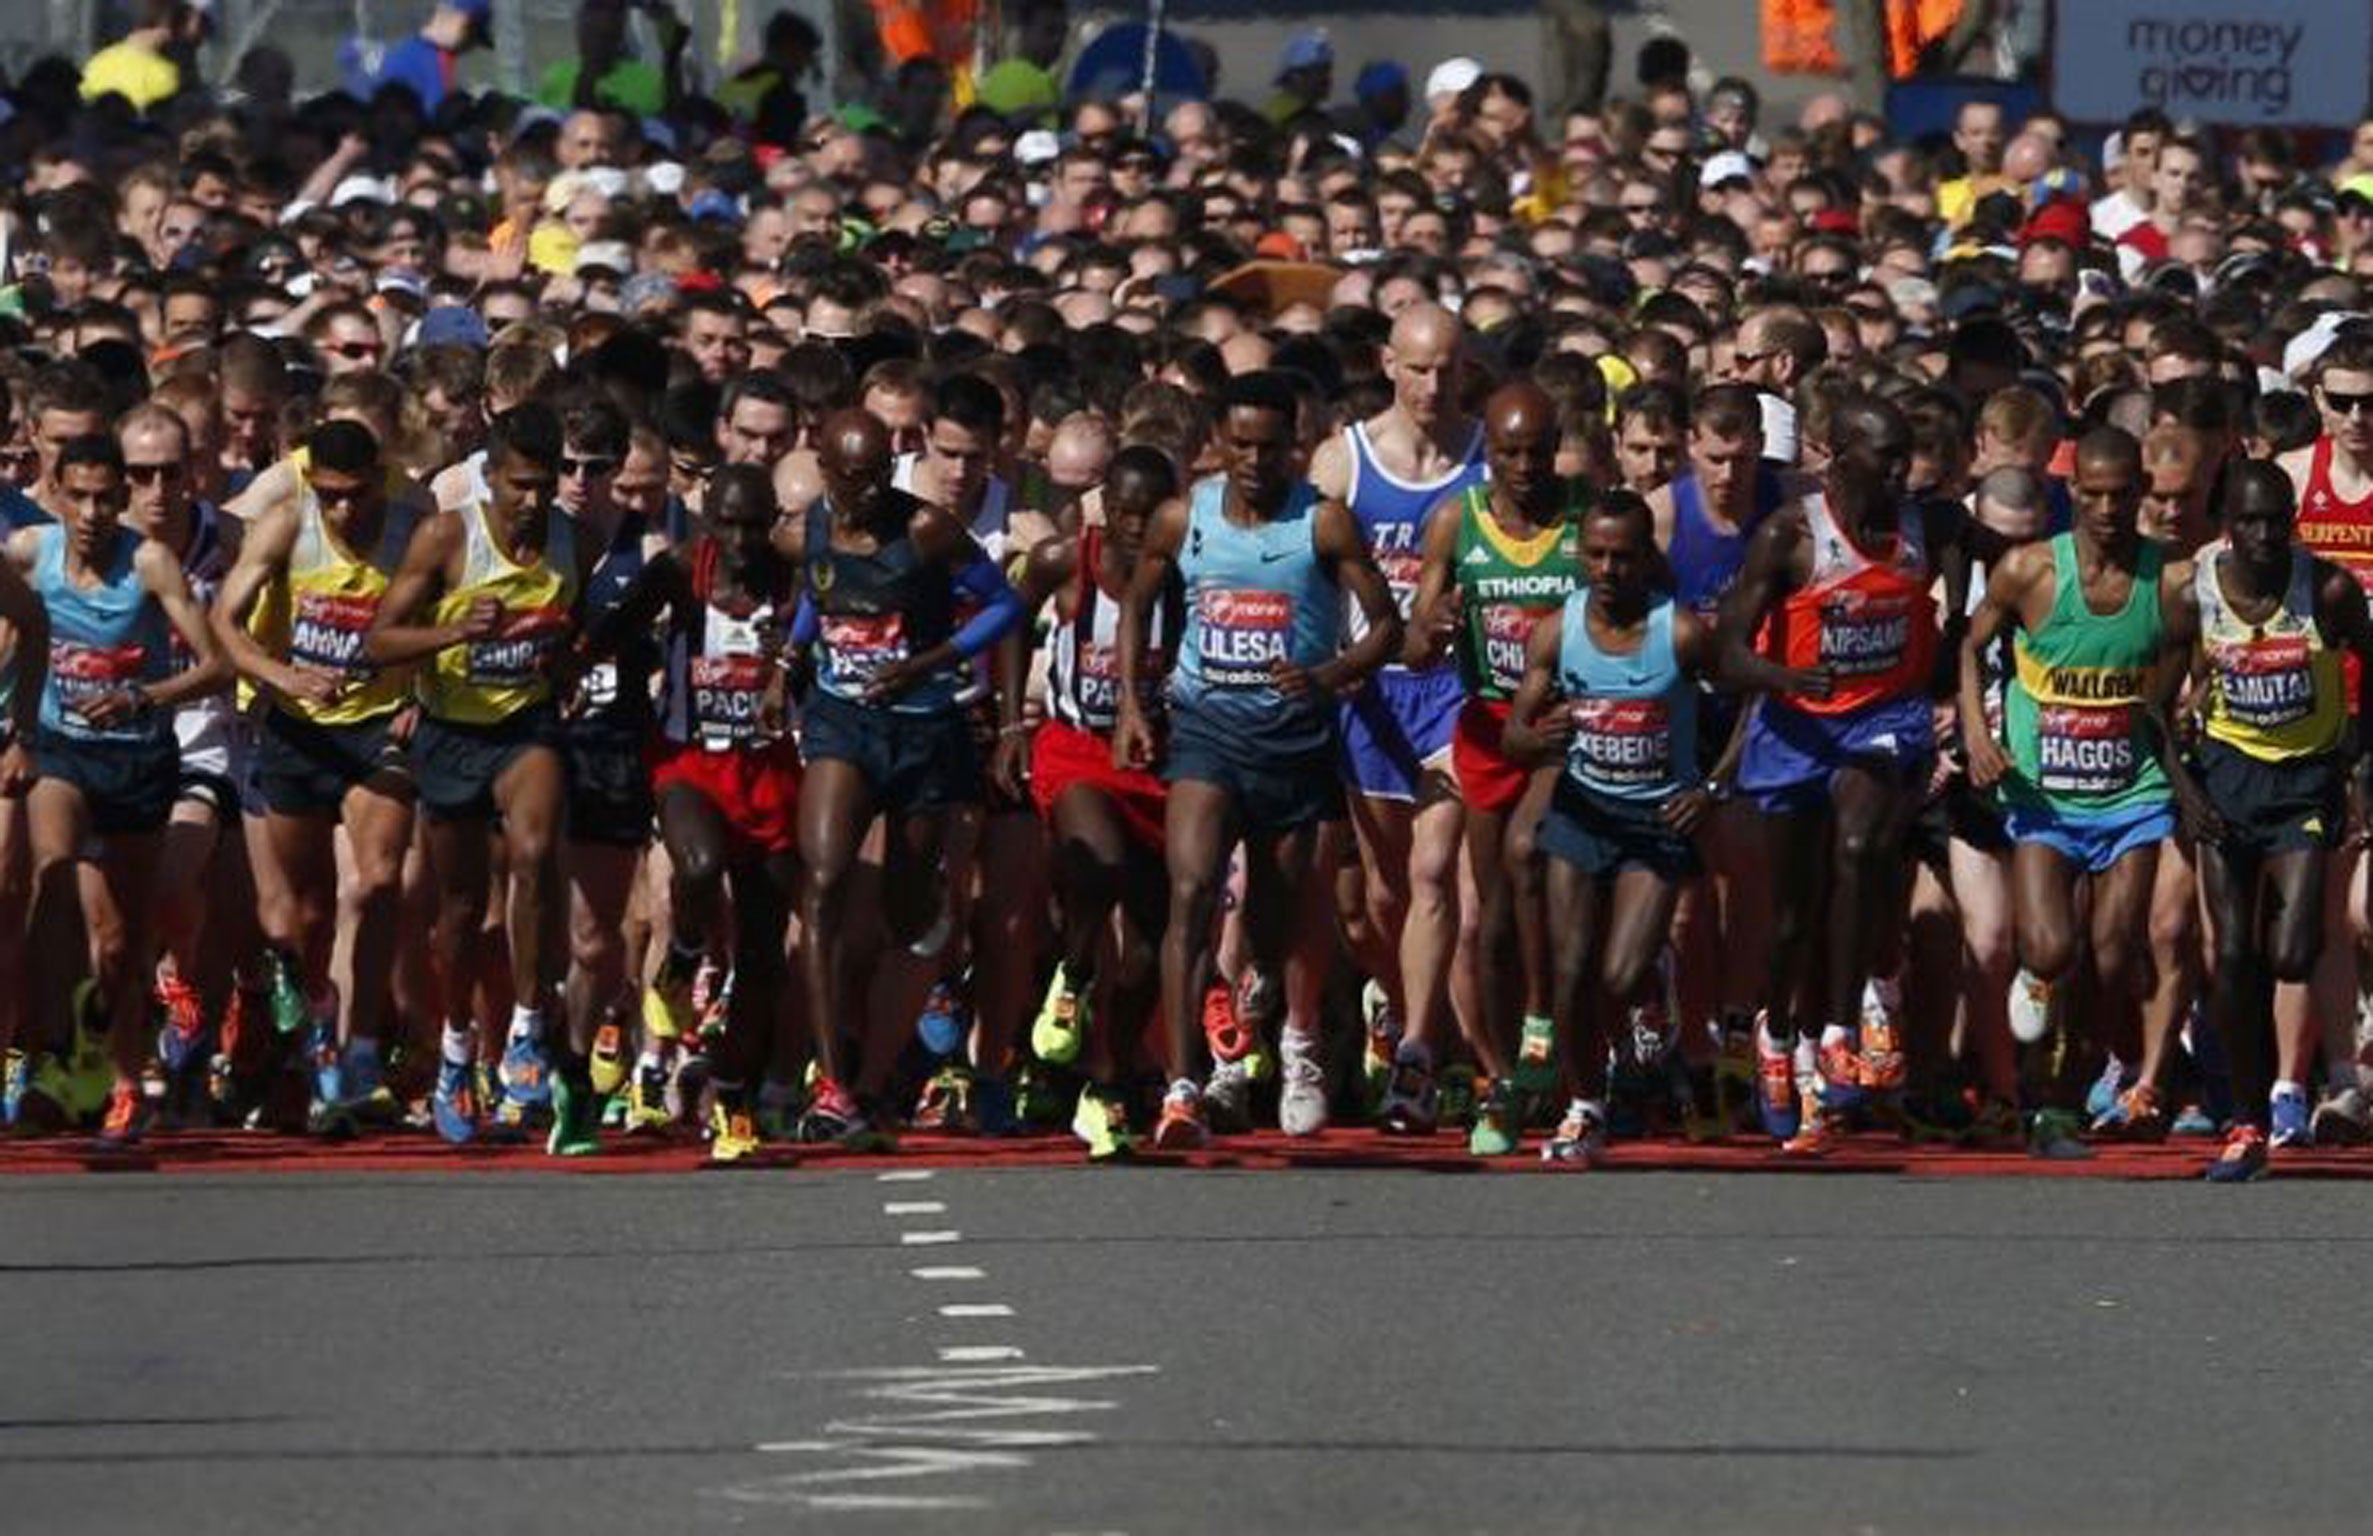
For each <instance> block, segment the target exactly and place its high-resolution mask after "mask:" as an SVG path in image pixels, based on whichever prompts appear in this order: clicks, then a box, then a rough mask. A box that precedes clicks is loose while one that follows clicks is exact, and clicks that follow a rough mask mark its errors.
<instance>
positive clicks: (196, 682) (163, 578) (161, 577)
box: [132, 539, 231, 709]
mask: <svg viewBox="0 0 2373 1536" xmlns="http://www.w3.org/2000/svg"><path fill="white" fill-rule="evenodd" d="M132 569H133V570H134V571H136V572H138V573H139V576H140V581H141V584H142V585H143V586H145V587H147V588H148V591H149V595H150V596H151V597H154V598H155V599H156V600H157V606H158V607H160V608H162V609H164V610H165V622H166V623H168V624H170V625H172V626H173V629H174V632H175V633H176V634H178V635H180V636H181V639H182V643H183V644H184V645H187V646H188V647H189V648H190V652H191V654H192V655H194V656H196V657H197V658H198V664H197V665H196V666H194V667H191V668H189V669H187V670H186V671H181V672H176V673H174V674H173V675H172V676H171V677H168V678H166V679H165V680H164V681H162V682H157V683H142V684H140V685H139V692H140V696H141V697H142V698H143V699H145V700H147V701H148V704H149V707H151V708H152V709H171V708H172V707H174V706H175V705H177V704H182V703H186V702H187V701H189V700H191V699H201V698H204V697H205V696H206V695H207V694H210V693H220V692H221V691H222V690H223V689H224V688H225V687H227V686H228V685H229V683H230V681H231V669H230V665H229V664H228V663H227V662H225V661H224V660H223V656H222V648H221V647H220V646H218V645H216V644H215V641H214V630H213V629H212V627H210V626H209V625H208V624H207V622H206V610H205V609H203V608H200V607H199V606H198V600H197V599H196V598H194V597H192V596H190V584H189V578H188V577H187V576H185V575H183V574H182V570H181V560H180V558H179V557H178V556H176V555H175V554H174V553H173V551H172V550H170V549H168V548H166V547H165V546H164V545H163V544H162V543H160V542H159V541H157V540H155V539H142V540H141V541H140V547H139V548H137V549H135V550H134V551H133V552H132Z"/></svg>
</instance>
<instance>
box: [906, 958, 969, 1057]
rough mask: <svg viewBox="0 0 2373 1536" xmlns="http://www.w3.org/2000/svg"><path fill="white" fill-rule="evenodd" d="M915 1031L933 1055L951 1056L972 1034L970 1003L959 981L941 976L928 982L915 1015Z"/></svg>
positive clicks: (959, 1049) (924, 1047)
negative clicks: (929, 990)
mask: <svg viewBox="0 0 2373 1536" xmlns="http://www.w3.org/2000/svg"><path fill="white" fill-rule="evenodd" d="M915 1034H916V1036H917V1037H918V1038H920V1039H921V1040H922V1042H923V1049H925V1050H927V1051H929V1052H930V1053H931V1054H932V1055H934V1056H953V1055H955V1054H956V1053H957V1052H958V1051H961V1050H962V1049H964V1042H965V1040H966V1039H967V1038H968V1037H969V1036H970V1035H971V1034H972V1005H971V1003H970V1002H969V1001H967V1000H966V998H965V996H964V989H963V986H962V984H961V983H960V982H955V981H949V980H947V979H945V978H944V977H943V978H942V979H940V980H938V981H935V982H933V983H932V984H931V995H930V996H928V997H926V998H924V999H923V1011H922V1012H921V1013H919V1014H917V1015H916V1016H915Z"/></svg>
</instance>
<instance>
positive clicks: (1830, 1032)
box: [1821, 1024, 1846, 1049]
mask: <svg viewBox="0 0 2373 1536" xmlns="http://www.w3.org/2000/svg"><path fill="white" fill-rule="evenodd" d="M1845 1043H1846V1026H1845V1025H1843V1024H1824V1025H1822V1026H1821V1045H1822V1047H1823V1049H1827V1048H1828V1047H1830V1046H1833V1045H1843V1044H1845Z"/></svg>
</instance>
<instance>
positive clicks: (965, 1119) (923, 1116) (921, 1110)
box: [909, 1061, 981, 1136]
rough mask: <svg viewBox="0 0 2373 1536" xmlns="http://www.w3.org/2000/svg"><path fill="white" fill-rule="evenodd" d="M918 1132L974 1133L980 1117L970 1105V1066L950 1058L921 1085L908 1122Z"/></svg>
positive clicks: (976, 1133) (933, 1133) (963, 1134)
mask: <svg viewBox="0 0 2373 1536" xmlns="http://www.w3.org/2000/svg"><path fill="white" fill-rule="evenodd" d="M909 1123H911V1124H912V1125H913V1126H914V1128H915V1129H916V1130H918V1131H922V1132H925V1133H926V1134H929V1135H935V1136H974V1135H978V1134H979V1133H980V1128H981V1127H980V1119H979V1117H978V1116H977V1115H976V1114H974V1112H973V1108H972V1069H971V1068H970V1067H968V1066H966V1065H964V1064H963V1063H962V1062H960V1061H950V1062H948V1063H946V1064H945V1065H943V1066H942V1067H941V1068H940V1069H939V1070H938V1071H937V1072H934V1073H932V1074H931V1080H930V1081H929V1082H927V1083H925V1084H924V1085H923V1094H922V1097H921V1098H920V1099H918V1100H916V1101H915V1113H914V1118H913V1120H912V1121H911V1122H909Z"/></svg>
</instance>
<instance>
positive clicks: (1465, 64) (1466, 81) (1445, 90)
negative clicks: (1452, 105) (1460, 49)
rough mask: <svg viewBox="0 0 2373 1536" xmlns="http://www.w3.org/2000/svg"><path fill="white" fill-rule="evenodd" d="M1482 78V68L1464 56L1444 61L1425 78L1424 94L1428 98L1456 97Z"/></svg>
mask: <svg viewBox="0 0 2373 1536" xmlns="http://www.w3.org/2000/svg"><path fill="white" fill-rule="evenodd" d="M1482 78H1483V66H1482V65H1480V64H1478V63H1476V62H1475V61H1474V60H1473V59H1470V58H1467V57H1465V56H1464V55H1461V56H1460V57H1458V58H1455V59H1444V60H1443V61H1442V62H1441V63H1439V64H1437V65H1435V66H1434V72H1433V73H1432V74H1430V75H1428V76H1426V77H1425V93H1426V95H1428V96H1456V95H1458V94H1460V93H1461V92H1463V91H1465V90H1466V88H1467V87H1468V86H1470V85H1473V84H1474V83H1475V82H1476V81H1478V80H1480V79H1482Z"/></svg>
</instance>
